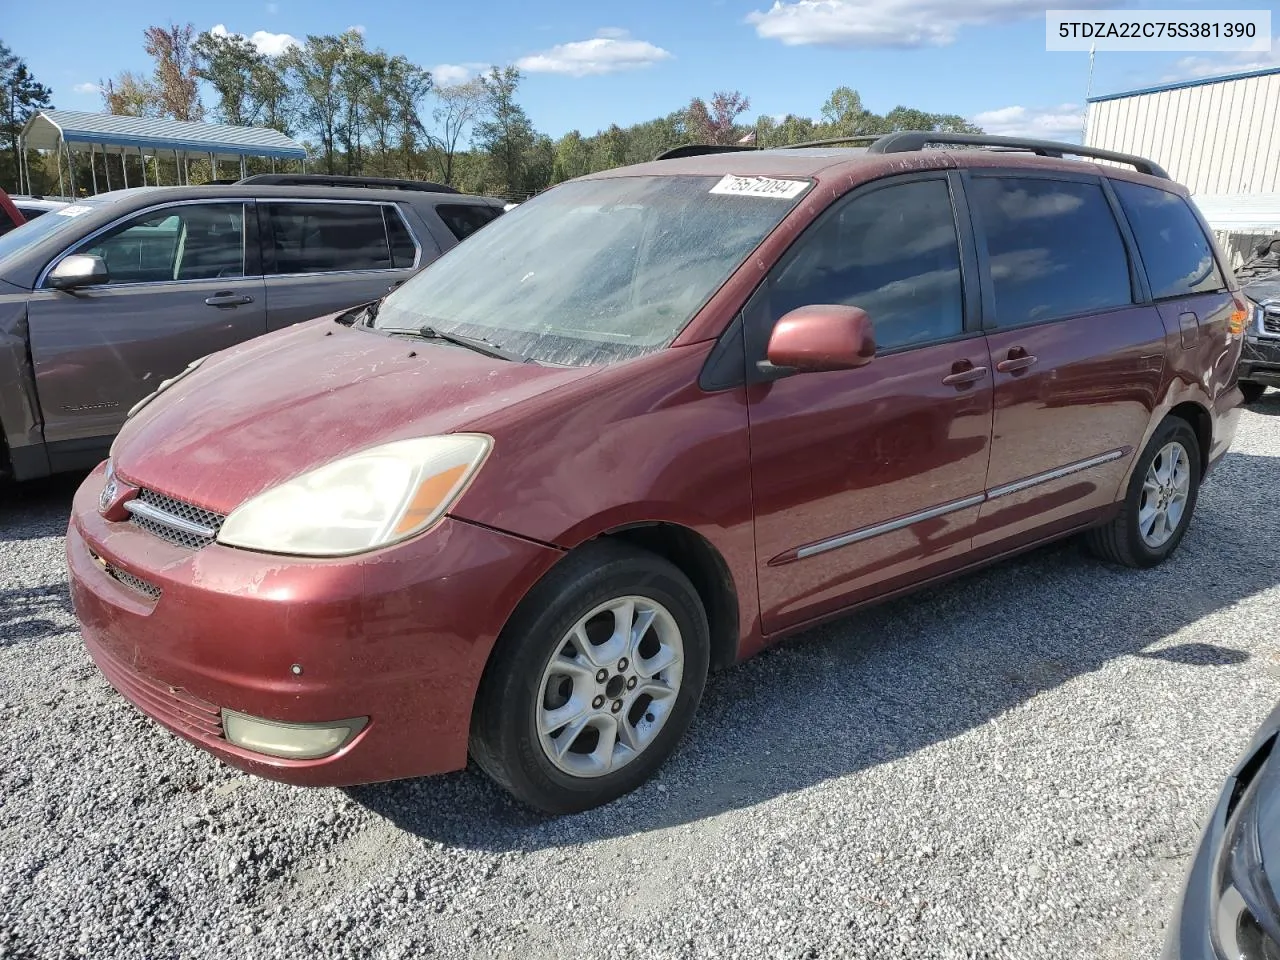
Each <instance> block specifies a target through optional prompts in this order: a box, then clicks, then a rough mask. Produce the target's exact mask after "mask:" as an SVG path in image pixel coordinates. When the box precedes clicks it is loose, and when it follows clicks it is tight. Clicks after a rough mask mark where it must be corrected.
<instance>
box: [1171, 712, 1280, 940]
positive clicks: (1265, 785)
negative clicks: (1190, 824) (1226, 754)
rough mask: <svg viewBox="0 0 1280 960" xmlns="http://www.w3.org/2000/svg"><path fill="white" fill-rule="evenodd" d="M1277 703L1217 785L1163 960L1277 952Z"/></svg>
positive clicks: (1279, 807) (1279, 778) (1279, 759)
mask: <svg viewBox="0 0 1280 960" xmlns="http://www.w3.org/2000/svg"><path fill="white" fill-rule="evenodd" d="M1277 736H1280V708H1277V709H1276V710H1275V711H1273V712H1272V714H1271V716H1269V717H1267V719H1266V721H1265V722H1264V723H1263V724H1262V726H1261V727H1260V728H1259V729H1258V732H1257V733H1256V734H1254V737H1253V741H1252V742H1251V743H1250V744H1249V747H1248V749H1246V750H1245V751H1244V754H1243V755H1242V756H1241V757H1240V759H1239V761H1238V762H1237V763H1236V765H1235V768H1234V769H1233V770H1232V772H1231V776H1229V777H1228V778H1227V782H1226V783H1225V784H1223V786H1222V790H1221V791H1220V792H1219V794H1218V801H1217V803H1216V804H1214V807H1213V812H1212V813H1211V814H1210V816H1209V819H1208V822H1207V823H1206V824H1205V827H1204V831H1203V833H1202V834H1201V837H1200V843H1199V845H1198V846H1197V847H1196V851H1195V856H1194V857H1193V859H1192V861H1191V867H1190V869H1189V870H1188V872H1187V879H1186V882H1185V884H1184V886H1183V890H1182V895H1181V897H1180V898H1179V902H1178V907H1177V909H1176V911H1175V913H1174V917H1173V921H1172V922H1171V923H1170V924H1169V926H1168V932H1167V934H1166V940H1165V949H1164V954H1163V956H1164V960H1275V958H1276V957H1280V901H1277V899H1276V891H1277V890H1280V757H1276V756H1275V755H1274V754H1275V746H1276V738H1277Z"/></svg>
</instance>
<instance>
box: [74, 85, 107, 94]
mask: <svg viewBox="0 0 1280 960" xmlns="http://www.w3.org/2000/svg"><path fill="white" fill-rule="evenodd" d="M71 89H72V90H73V91H74V92H76V93H101V92H102V88H101V87H100V86H98V85H97V84H96V83H77V84H76V85H75V86H74V87H72V88H71Z"/></svg>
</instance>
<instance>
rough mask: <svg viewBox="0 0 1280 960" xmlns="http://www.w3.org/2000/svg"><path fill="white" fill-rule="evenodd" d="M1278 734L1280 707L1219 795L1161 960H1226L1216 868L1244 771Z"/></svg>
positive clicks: (1196, 854)
mask: <svg viewBox="0 0 1280 960" xmlns="http://www.w3.org/2000/svg"><path fill="white" fill-rule="evenodd" d="M1277 732H1280V707H1277V708H1276V709H1275V710H1274V711H1272V713H1271V715H1270V716H1269V717H1267V719H1266V721H1265V722H1264V723H1263V724H1262V726H1261V727H1259V728H1258V732H1257V733H1255V734H1254V736H1253V740H1252V741H1251V742H1250V744H1249V746H1248V748H1247V749H1246V750H1245V751H1244V753H1243V754H1241V756H1240V759H1239V761H1238V762H1237V763H1236V765H1235V767H1234V768H1233V769H1232V771H1231V775H1230V776H1229V777H1227V781H1226V783H1224V784H1223V786H1222V790H1221V791H1220V792H1219V794H1218V800H1217V803H1215V804H1214V807H1213V813H1212V814H1211V815H1210V817H1209V819H1208V822H1207V823H1206V824H1205V827H1204V830H1203V832H1202V833H1201V836H1200V843H1199V844H1198V845H1197V847H1196V853H1195V857H1194V859H1193V860H1192V861H1191V867H1190V869H1189V870H1188V871H1187V878H1186V880H1185V882H1184V883H1183V887H1182V892H1181V894H1180V895H1179V897H1178V904H1177V906H1176V907H1175V908H1174V912H1173V916H1172V917H1171V918H1170V920H1169V925H1168V928H1167V931H1168V932H1167V934H1166V938H1165V945H1164V952H1163V953H1162V954H1161V960H1226V958H1223V957H1222V956H1221V955H1220V954H1219V953H1218V951H1217V949H1216V948H1215V947H1214V946H1213V943H1212V941H1211V940H1210V934H1209V928H1210V925H1211V921H1212V919H1213V918H1212V916H1211V915H1210V910H1211V903H1212V901H1213V896H1214V891H1213V884H1214V882H1215V881H1214V876H1213V874H1214V867H1215V865H1216V864H1217V862H1218V856H1219V854H1220V852H1221V850H1222V844H1223V840H1224V835H1225V834H1226V827H1227V806H1228V804H1229V801H1230V799H1231V796H1232V794H1233V793H1234V791H1235V788H1236V782H1237V778H1238V777H1239V776H1240V773H1241V771H1242V770H1244V769H1247V768H1248V767H1249V761H1250V760H1251V759H1252V758H1253V756H1254V754H1256V753H1257V752H1258V751H1259V750H1260V749H1262V748H1263V747H1264V746H1265V745H1266V744H1267V742H1268V741H1269V740H1271V738H1273V737H1274V736H1276V734H1277Z"/></svg>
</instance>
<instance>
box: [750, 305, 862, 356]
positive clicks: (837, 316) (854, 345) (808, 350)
mask: <svg viewBox="0 0 1280 960" xmlns="http://www.w3.org/2000/svg"><path fill="white" fill-rule="evenodd" d="M875 355H876V337H875V331H874V330H873V329H872V326H871V318H870V317H868V316H867V314H866V311H865V310H862V309H861V308H859V307H846V306H842V305H840V304H827V303H821V304H815V305H813V306H809V307H799V308H797V309H795V310H792V311H791V312H790V313H788V314H786V315H785V316H784V317H783V318H782V319H781V320H779V321H778V322H777V324H776V325H775V326H774V328H773V335H772V336H770V337H769V349H768V357H769V359H768V361H767V366H766V365H765V364H761V367H762V368H764V369H765V371H766V372H775V371H777V372H784V371H785V372H789V373H821V372H822V371H825V370H854V369H856V368H857V367H863V366H866V365H867V364H868V363H870V362H871V360H872V358H873V357H875ZM770 368H772V369H770Z"/></svg>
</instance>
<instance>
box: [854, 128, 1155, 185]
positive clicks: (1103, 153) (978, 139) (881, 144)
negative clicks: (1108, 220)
mask: <svg viewBox="0 0 1280 960" xmlns="http://www.w3.org/2000/svg"><path fill="white" fill-rule="evenodd" d="M928 144H937V145H939V146H951V145H954V146H973V147H1005V148H1008V149H1011V150H1026V151H1030V152H1031V153H1034V154H1037V155H1038V156H1041V157H1058V158H1059V159H1061V158H1062V157H1064V156H1072V157H1086V158H1088V159H1090V160H1110V161H1111V162H1113V163H1123V164H1126V165H1128V166H1131V167H1133V168H1134V169H1135V170H1137V171H1138V172H1139V173H1145V174H1148V175H1149V176H1152V177H1160V178H1162V179H1164V180H1168V179H1169V174H1167V173H1166V172H1165V170H1164V168H1163V167H1161V166H1160V165H1159V164H1158V163H1155V162H1154V161H1152V160H1148V159H1146V158H1145V157H1138V156H1134V155H1133V154H1129V153H1117V152H1116V151H1114V150H1099V149H1097V148H1095V147H1084V146H1081V145H1080V144H1078V143H1061V142H1059V141H1056V140H1028V139H1026V138H1024V137H993V136H988V135H987V134H985V133H926V132H921V131H915V130H911V131H903V132H902V133H890V134H887V135H886V136H883V137H881V138H880V139H879V140H877V141H876V142H875V143H873V144H872V145H871V146H870V148H869V152H871V153H915V152H916V151H918V150H923V149H924V148H925V146H926V145H928Z"/></svg>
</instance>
